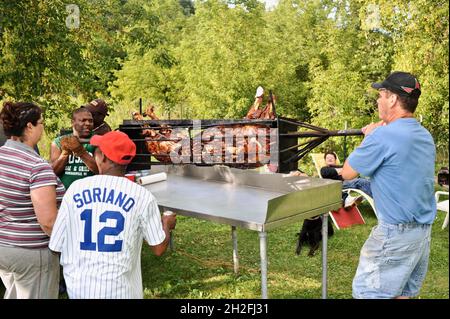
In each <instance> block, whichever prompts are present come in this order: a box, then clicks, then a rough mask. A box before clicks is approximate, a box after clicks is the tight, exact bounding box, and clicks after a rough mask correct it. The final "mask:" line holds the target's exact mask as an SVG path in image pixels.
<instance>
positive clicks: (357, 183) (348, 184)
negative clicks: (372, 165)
mask: <svg viewBox="0 0 450 319" xmlns="http://www.w3.org/2000/svg"><path fill="white" fill-rule="evenodd" d="M348 188H356V189H359V190H361V191H363V192H364V193H366V194H367V195H369V196H370V197H373V196H372V189H371V188H370V180H368V179H365V178H354V179H351V180H346V181H343V182H342V189H343V190H345V189H348Z"/></svg>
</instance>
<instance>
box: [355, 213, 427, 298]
mask: <svg viewBox="0 0 450 319" xmlns="http://www.w3.org/2000/svg"><path fill="white" fill-rule="evenodd" d="M430 240H431V225H426V224H417V223H409V224H398V225H393V224H387V223H384V222H382V221H379V224H378V225H377V226H375V227H374V228H373V229H372V232H371V233H370V236H369V238H368V239H367V241H366V242H365V244H364V246H363V247H362V249H361V255H360V257H359V265H358V269H357V270H356V275H355V278H353V297H354V298H360V299H382V298H395V297H398V296H405V297H415V296H417V295H418V294H419V290H420V288H421V286H422V283H423V280H424V279H425V275H426V273H427V269H428V260H429V256H430Z"/></svg>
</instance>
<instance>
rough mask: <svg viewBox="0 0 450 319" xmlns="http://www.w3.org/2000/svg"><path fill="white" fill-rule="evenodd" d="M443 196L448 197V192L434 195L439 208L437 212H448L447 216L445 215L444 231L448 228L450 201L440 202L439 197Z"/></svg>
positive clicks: (439, 192)
mask: <svg viewBox="0 0 450 319" xmlns="http://www.w3.org/2000/svg"><path fill="white" fill-rule="evenodd" d="M441 195H443V196H447V197H448V192H444V191H437V192H436V193H435V194H434V197H435V199H436V206H437V210H440V211H443V212H446V213H447V215H445V219H444V223H443V224H442V229H444V228H445V227H447V226H448V210H449V209H448V207H449V201H448V199H447V200H443V201H439V197H440V196H441Z"/></svg>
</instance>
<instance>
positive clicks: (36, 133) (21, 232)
mask: <svg viewBox="0 0 450 319" xmlns="http://www.w3.org/2000/svg"><path fill="white" fill-rule="evenodd" d="M0 122H2V123H3V129H4V132H5V135H6V136H7V137H9V139H8V140H7V141H6V143H5V145H3V146H2V147H0V277H1V279H2V281H3V283H4V285H5V287H6V292H5V296H4V298H8V299H9V298H10V299H15V298H18V299H23V298H26V299H34V298H44V299H47V298H58V282H59V259H58V255H57V254H56V253H54V252H52V251H51V250H49V249H48V243H49V240H50V238H49V236H50V234H51V231H52V228H53V224H54V222H55V219H56V214H57V212H58V208H57V207H58V205H59V203H60V202H61V199H62V196H63V195H64V186H63V185H62V183H61V181H60V180H59V179H58V178H57V177H56V175H55V173H54V172H53V169H52V168H51V166H50V165H49V164H48V163H47V162H46V161H45V160H44V159H43V158H41V157H40V156H39V155H38V154H37V153H36V151H35V150H34V147H35V146H36V145H37V143H38V141H39V140H40V138H41V136H42V132H43V130H44V126H43V119H42V110H41V108H40V107H39V106H37V105H35V104H32V103H23V102H18V103H13V102H6V103H4V106H3V109H2V111H1V112H0Z"/></svg>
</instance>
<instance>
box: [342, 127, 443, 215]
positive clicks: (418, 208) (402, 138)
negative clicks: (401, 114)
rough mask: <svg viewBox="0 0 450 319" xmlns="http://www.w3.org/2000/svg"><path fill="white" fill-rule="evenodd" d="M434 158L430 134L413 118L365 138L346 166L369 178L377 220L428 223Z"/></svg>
mask: <svg viewBox="0 0 450 319" xmlns="http://www.w3.org/2000/svg"><path fill="white" fill-rule="evenodd" d="M435 158H436V148H435V145H434V141H433V138H432V136H431V134H430V133H429V132H428V131H427V130H426V129H425V128H424V127H423V126H422V125H420V123H418V122H417V120H416V119H415V118H400V119H397V120H396V121H394V122H392V123H390V124H389V125H386V126H380V127H378V128H376V129H375V130H374V131H373V132H372V133H371V134H369V135H368V136H366V137H365V139H364V140H363V142H362V143H361V145H360V146H359V147H358V148H356V149H355V151H354V152H353V153H352V154H350V156H349V158H348V163H349V164H350V166H351V167H352V168H353V169H354V170H355V171H357V172H358V173H361V174H363V175H365V176H368V177H370V178H371V188H372V193H373V198H374V201H375V207H376V210H377V213H378V218H379V219H380V220H381V221H383V222H386V223H389V224H405V223H412V222H417V223H419V224H432V223H433V221H434V218H435V216H436V201H435V199H434V163H435Z"/></svg>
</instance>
